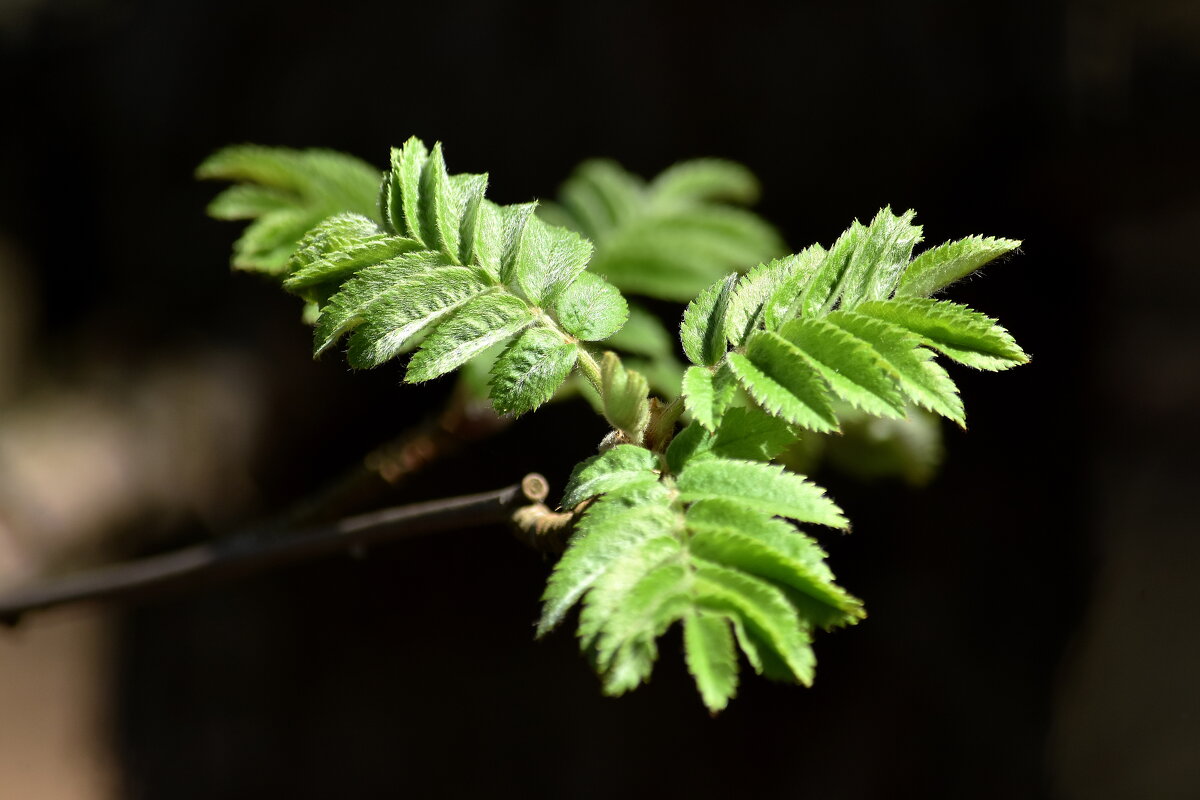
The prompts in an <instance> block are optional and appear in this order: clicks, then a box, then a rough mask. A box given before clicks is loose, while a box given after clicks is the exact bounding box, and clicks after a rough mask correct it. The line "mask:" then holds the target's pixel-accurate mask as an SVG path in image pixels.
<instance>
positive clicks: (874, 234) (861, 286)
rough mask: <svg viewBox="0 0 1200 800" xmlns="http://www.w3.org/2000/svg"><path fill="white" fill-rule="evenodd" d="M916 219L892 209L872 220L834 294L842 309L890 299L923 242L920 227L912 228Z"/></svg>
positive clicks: (910, 211) (907, 212)
mask: <svg viewBox="0 0 1200 800" xmlns="http://www.w3.org/2000/svg"><path fill="white" fill-rule="evenodd" d="M915 215H916V212H914V211H912V210H911V209H910V210H909V211H906V212H904V214H902V215H901V216H898V217H897V216H896V215H895V214H893V213H892V209H891V207H890V206H889V207H887V208H883V209H881V210H880V211H879V213H878V214H876V215H875V218H874V219H873V220H871V224H870V225H869V226H867V228H866V230H865V231H864V233H863V236H862V238H861V240H860V242H859V244H858V247H857V248H856V249H855V251H854V256H853V257H852V258H851V259H850V263H849V265H848V266H847V268H846V271H845V273H844V274H843V275H842V279H841V281H840V282H839V286H838V288H837V290H836V291H835V294H836V300H837V301H838V302H839V303H840V304H841V306H842V308H853V307H854V306H856V305H858V304H859V303H861V302H863V301H864V300H881V299H883V298H885V297H890V296H891V294H892V290H893V289H895V288H896V283H897V281H899V280H900V275H901V273H902V272H904V269H905V268H906V267H907V266H908V260H909V258H911V257H912V250H913V246H914V245H916V243H917V242H919V241H921V226H920V225H913V224H912V220H913V217H914V216H915Z"/></svg>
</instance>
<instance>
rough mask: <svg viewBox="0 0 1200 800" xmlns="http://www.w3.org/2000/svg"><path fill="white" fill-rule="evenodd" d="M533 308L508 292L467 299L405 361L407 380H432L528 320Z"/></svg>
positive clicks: (514, 332)
mask: <svg viewBox="0 0 1200 800" xmlns="http://www.w3.org/2000/svg"><path fill="white" fill-rule="evenodd" d="M533 321H534V316H533V312H532V311H531V310H530V309H529V306H527V305H526V304H525V303H523V302H522V301H521V300H519V299H518V298H516V297H513V296H512V295H506V294H484V295H481V296H479V297H476V298H475V299H473V300H469V301H467V302H466V303H464V304H463V305H462V307H461V308H460V309H459V310H458V311H457V312H456V313H455V314H454V316H453V317H451V318H450V319H449V320H447V321H446V322H443V323H441V324H440V325H438V326H437V328H435V329H434V331H433V333H431V334H430V335H429V336H428V338H426V339H425V341H424V342H423V343H422V344H421V349H420V350H418V351H417V352H416V354H414V355H413V357H412V360H411V361H409V362H408V370H407V372H405V374H404V380H405V381H406V382H407V383H421V382H422V381H428V380H433V379H434V378H436V377H437V376H439V375H444V374H445V373H447V372H449V371H451V370H452V369H455V368H456V367H459V366H461V365H462V364H463V363H464V362H466V361H467V359H469V358H471V357H472V356H474V355H476V354H478V353H481V352H483V351H484V350H486V349H487V348H489V347H491V346H492V345H493V344H496V343H497V342H503V341H505V340H507V339H509V338H510V337H512V336H514V335H515V334H516V333H517V332H519V331H520V330H521V329H522V328H525V327H526V326H528V325H530V324H532V323H533Z"/></svg>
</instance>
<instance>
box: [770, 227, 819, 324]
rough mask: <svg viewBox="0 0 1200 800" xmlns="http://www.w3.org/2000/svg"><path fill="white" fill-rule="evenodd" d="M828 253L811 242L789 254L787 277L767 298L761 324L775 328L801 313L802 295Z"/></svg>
mask: <svg viewBox="0 0 1200 800" xmlns="http://www.w3.org/2000/svg"><path fill="white" fill-rule="evenodd" d="M827 255H828V254H827V253H826V252H825V248H824V247H821V246H820V245H819V244H814V245H811V246H809V247H806V248H804V250H802V251H800V252H799V253H797V254H796V255H794V256H789V257H788V258H789V260H788V265H787V276H786V278H784V279H783V280H782V281H781V282H780V283H779V285H778V286H777V287H776V288H775V291H773V292H771V294H770V295H769V296H768V297H767V298H766V301H765V302H763V304H762V310H761V312H760V315H759V316H760V317H761V320H760V321H761V323H762V326H763V327H765V328H766V329H767V330H777V329H778V328H779V327H780V326H781V325H783V324H784V323H785V322H787V321H788V320H789V319H791V318H792V317H794V316H796V315H797V314H798V313H799V312H800V303H801V297H802V296H803V293H804V289H805V287H807V286H808V284H809V282H810V281H811V280H812V279H813V276H814V275H815V274H816V272H817V270H818V269H820V267H821V264H822V262H824V260H825V257H826V256H827Z"/></svg>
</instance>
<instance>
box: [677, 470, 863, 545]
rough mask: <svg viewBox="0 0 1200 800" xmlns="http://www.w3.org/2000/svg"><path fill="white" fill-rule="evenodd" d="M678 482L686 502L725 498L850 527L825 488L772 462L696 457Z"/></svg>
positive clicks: (755, 506) (806, 518)
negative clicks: (762, 462) (828, 496)
mask: <svg viewBox="0 0 1200 800" xmlns="http://www.w3.org/2000/svg"><path fill="white" fill-rule="evenodd" d="M677 485H678V487H679V491H680V497H682V498H683V500H684V501H685V502H695V501H697V500H705V499H709V498H722V499H726V500H731V501H734V502H738V503H744V504H746V505H749V506H751V507H752V508H758V509H760V510H762V511H765V512H767V513H768V514H778V515H779V516H781V517H791V518H792V519H795V520H799V521H800V522H815V523H817V524H818V525H828V526H830V527H833V528H845V527H848V523H847V522H846V518H845V517H844V516H843V515H842V512H841V509H839V508H838V507H837V506H836V505H835V504H834V503H833V501H832V500H830V499H829V498H827V497H826V496H825V490H824V489H821V488H820V487H819V486H817V485H816V484H813V483H810V482H809V481H806V480H805V479H804V478H802V477H800V476H799V475H796V474H795V473H791V472H787V471H786V470H784V469H783V468H782V467H778V466H774V465H771V464H760V463H758V462H754V461H736V460H734V459H729V458H705V459H701V460H694V461H691V462H690V463H689V464H688V465H687V466H686V467H685V468H684V470H683V472H682V473H680V475H679V479H678V481H677Z"/></svg>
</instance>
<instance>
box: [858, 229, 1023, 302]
mask: <svg viewBox="0 0 1200 800" xmlns="http://www.w3.org/2000/svg"><path fill="white" fill-rule="evenodd" d="M1020 246H1021V243H1020V242H1019V241H1016V240H1014V239H996V238H993V237H991V236H989V237H987V238H984V237H982V236H968V237H967V238H965V239H959V240H958V241H957V242H946V243H945V244H940V245H938V246H937V247H931V248H929V249H928V250H926V251H925V252H924V253H921V254H920V255H919V256H917V257H916V258H914V259H913V260H912V263H911V264H909V265H908V269H907V270H906V271H905V273H904V276H903V277H902V278H901V279H900V285H899V286H897V287H896V296H897V297H928V296H929V295H931V294H933V293H934V292H936V291H938V290H939V289H943V288H945V287H946V286H949V285H950V284H951V283H954V282H955V281H957V280H960V279H962V278H965V277H966V276H968V275H970V274H971V273H972V272H974V271H975V270H977V269H979V268H980V267H982V266H984V265H985V264H987V263H988V262H990V261H994V260H995V259H997V258H999V257H1001V256H1003V255H1006V254H1008V253H1011V252H1012V251H1013V250H1016V249H1017V248H1018V247H1020ZM880 299H882V298H880Z"/></svg>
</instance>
